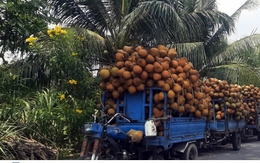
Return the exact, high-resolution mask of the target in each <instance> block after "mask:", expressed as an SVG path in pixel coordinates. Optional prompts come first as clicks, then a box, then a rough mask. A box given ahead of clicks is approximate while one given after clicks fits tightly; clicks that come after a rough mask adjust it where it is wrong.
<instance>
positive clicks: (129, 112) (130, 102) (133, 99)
mask: <svg viewBox="0 0 260 163" xmlns="http://www.w3.org/2000/svg"><path fill="white" fill-rule="evenodd" d="M144 93H145V92H136V93H135V94H130V93H128V92H127V93H126V96H125V101H126V103H125V114H126V116H128V117H131V118H132V119H133V120H138V121H143V120H144V111H145V108H144V101H145V99H144Z"/></svg>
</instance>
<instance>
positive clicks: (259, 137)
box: [257, 131, 260, 141]
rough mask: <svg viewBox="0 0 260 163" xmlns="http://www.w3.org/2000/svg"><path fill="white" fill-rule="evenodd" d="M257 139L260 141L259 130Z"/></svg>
mask: <svg viewBox="0 0 260 163" xmlns="http://www.w3.org/2000/svg"><path fill="white" fill-rule="evenodd" d="M257 140H258V141H260V131H258V132H257Z"/></svg>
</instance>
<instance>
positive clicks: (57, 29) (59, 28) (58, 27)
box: [54, 25, 61, 33]
mask: <svg viewBox="0 0 260 163" xmlns="http://www.w3.org/2000/svg"><path fill="white" fill-rule="evenodd" d="M54 30H55V33H56V32H60V31H61V26H59V25H56V26H55V28H54Z"/></svg>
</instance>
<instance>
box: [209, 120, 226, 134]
mask: <svg viewBox="0 0 260 163" xmlns="http://www.w3.org/2000/svg"><path fill="white" fill-rule="evenodd" d="M209 128H210V130H211V131H219V132H223V131H225V130H226V127H225V120H212V121H210V122H209Z"/></svg>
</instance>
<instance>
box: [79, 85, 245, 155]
mask: <svg viewBox="0 0 260 163" xmlns="http://www.w3.org/2000/svg"><path fill="white" fill-rule="evenodd" d="M158 91H159V92H160V91H161V92H164V91H163V90H162V89H161V88H154V87H152V88H146V90H145V91H141V92H136V93H134V94H130V93H129V92H124V95H123V100H119V99H118V100H117V105H116V113H115V114H114V115H113V116H112V117H111V116H109V115H107V114H104V112H103V111H104V109H105V108H104V106H102V107H101V113H102V114H101V116H98V115H97V114H94V115H93V117H94V121H93V122H87V123H86V124H85V125H84V133H85V139H84V141H83V143H82V148H81V153H80V157H79V158H78V159H80V160H82V159H91V160H107V159H109V160H111V159H112V160H113V159H116V160H147V159H152V160H161V159H176V158H177V159H182V160H193V159H197V157H198V151H199V149H202V148H211V147H219V146H224V145H226V144H227V143H231V144H232V147H233V149H234V150H240V148H241V133H242V132H243V131H244V128H245V126H246V121H245V120H234V119H233V118H232V117H231V116H229V115H228V113H227V107H226V105H225V101H223V99H213V100H212V101H211V103H212V106H213V109H215V108H214V106H215V104H221V103H222V104H223V105H224V106H225V112H226V114H225V117H224V119H221V120H217V119H216V118H215V116H214V115H213V116H212V118H209V117H203V118H197V117H195V116H193V115H192V113H190V114H186V115H185V116H183V115H176V114H173V112H172V110H170V109H167V94H166V93H165V92H164V95H165V96H164V100H163V104H164V105H163V110H164V114H163V116H162V117H159V118H154V117H153V116H152V112H153V99H152V97H153V95H154V94H155V93H157V92H158ZM106 93H107V92H105V93H103V96H102V101H103V102H104V101H105V97H106ZM213 113H214V114H215V112H213ZM97 117H99V118H97ZM157 122H160V123H161V124H162V125H163V133H162V134H160V135H158V134H157V135H155V134H152V132H153V131H154V130H156V127H155V126H156V123H157ZM131 130H135V131H139V132H141V133H143V135H141V137H142V138H141V140H140V141H138V142H134V141H133V138H132V137H131V136H129V134H128V133H129V132H130V131H131Z"/></svg>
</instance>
